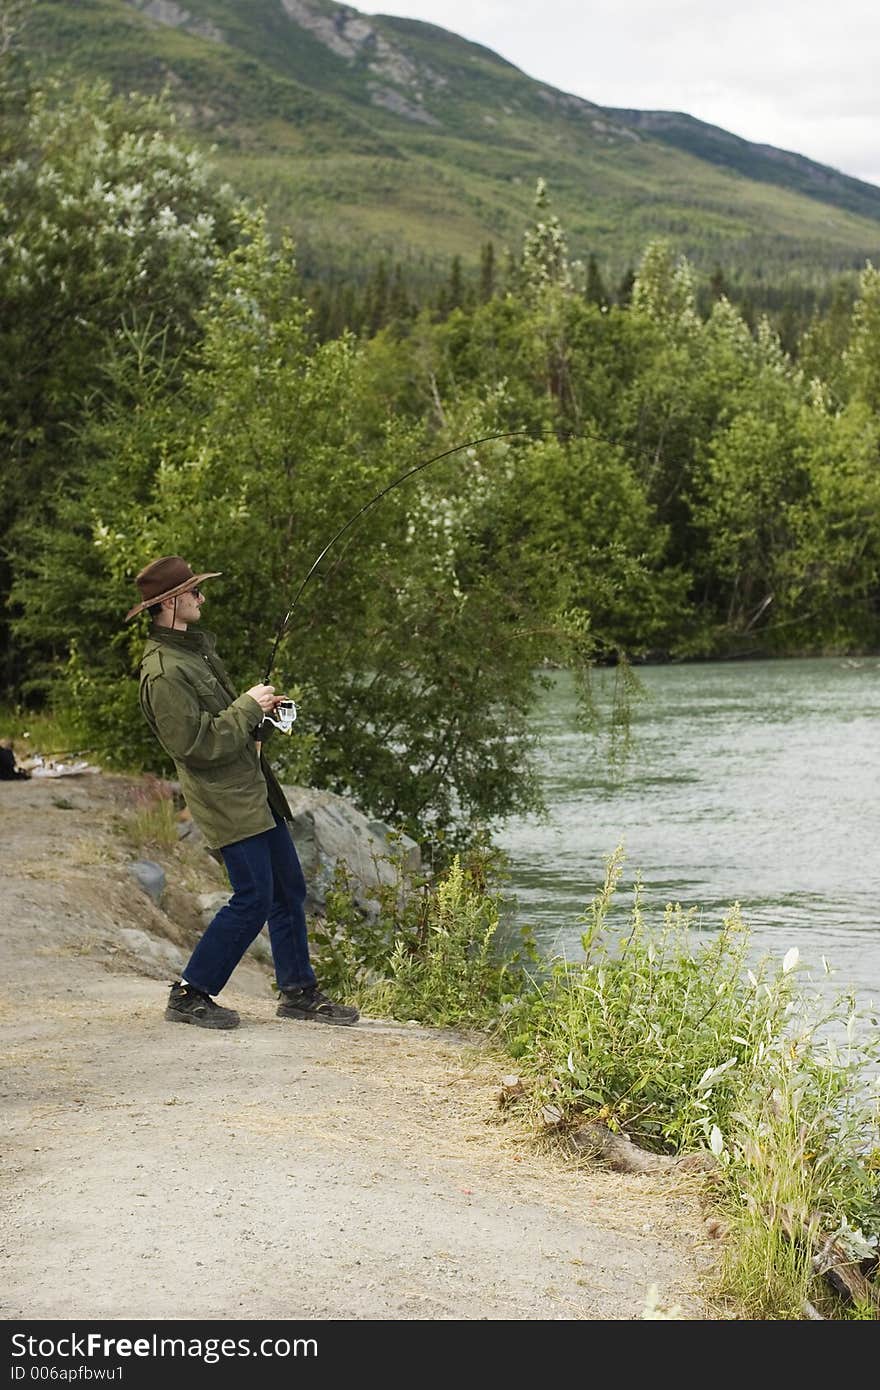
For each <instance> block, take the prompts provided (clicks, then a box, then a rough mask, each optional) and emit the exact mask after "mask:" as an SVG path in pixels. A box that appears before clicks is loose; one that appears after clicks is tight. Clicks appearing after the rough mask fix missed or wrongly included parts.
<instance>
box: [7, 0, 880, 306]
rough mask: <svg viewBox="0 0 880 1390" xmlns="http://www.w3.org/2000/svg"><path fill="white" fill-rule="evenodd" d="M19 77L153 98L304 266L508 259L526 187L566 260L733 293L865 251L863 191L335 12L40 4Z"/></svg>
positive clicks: (868, 243) (431, 36)
mask: <svg viewBox="0 0 880 1390" xmlns="http://www.w3.org/2000/svg"><path fill="white" fill-rule="evenodd" d="M24 43H25V46H26V48H27V51H28V53H29V55H30V58H31V61H32V63H33V65H34V68H35V69H36V71H37V72H38V73H39V72H41V71H42V72H59V71H62V70H64V71H67V72H68V73H70V74H71V75H78V76H90V77H91V76H104V77H106V78H107V79H109V80H110V81H111V82H112V83H113V85H114V86H115V87H116V88H118V89H120V90H130V89H134V88H137V89H140V90H147V91H155V90H158V89H161V88H163V87H166V88H167V89H168V90H169V92H170V95H171V99H172V100H173V102H174V103H175V105H176V107H177V108H178V109H179V111H180V112H181V114H182V115H183V117H184V118H185V119H186V121H187V123H188V124H189V125H190V126H191V127H192V129H193V131H194V133H195V134H196V136H197V137H198V138H200V139H202V140H204V141H205V142H210V143H212V144H216V147H217V151H216V158H217V160H218V162H219V164H220V165H221V166H222V168H223V169H224V170H225V172H226V173H227V174H228V175H229V176H230V177H231V178H232V179H233V180H234V181H235V182H236V184H237V185H238V186H239V187H241V188H242V189H243V190H244V191H248V192H251V193H252V194H254V195H255V196H256V197H258V198H260V199H261V200H262V201H264V202H266V203H267V205H268V206H269V208H270V212H271V214H272V216H273V219H274V220H275V222H276V223H277V224H278V225H284V226H287V227H289V228H290V229H291V230H292V232H293V234H294V236H295V237H296V238H297V239H298V240H299V242H300V244H301V245H305V246H306V247H310V248H312V252H313V254H314V255H315V256H316V257H317V258H318V259H321V258H323V259H325V260H326V261H332V262H334V263H336V264H337V265H339V264H345V263H346V262H348V263H350V264H352V265H354V264H356V263H357V262H359V261H362V260H363V256H364V252H365V251H367V250H369V249H375V248H377V247H381V248H382V249H386V250H388V251H390V252H391V254H393V255H394V256H395V257H396V258H399V259H408V260H410V261H412V260H414V259H415V260H421V261H423V262H424V263H426V264H428V263H430V262H431V261H432V260H434V259H438V258H440V259H443V260H446V259H448V257H449V256H450V255H452V254H456V253H458V254H461V255H462V256H463V257H464V258H465V259H466V260H470V261H473V260H475V259H476V258H477V256H478V254H479V248H480V245H481V244H482V243H483V242H484V241H485V240H487V239H488V238H492V239H493V240H495V242H496V243H497V244H498V245H499V246H500V247H504V246H508V247H511V248H514V249H515V248H516V247H518V245H519V240H520V236H521V232H522V228H523V226H524V224H525V223H526V222H527V221H528V220H529V218H530V216H531V212H532V206H531V205H532V195H533V191H534V186H535V183H536V181H537V179H538V178H539V177H543V178H545V179H546V180H547V182H548V185H549V189H550V194H551V199H552V204H553V210H554V211H555V212H556V213H557V214H558V215H559V217H560V219H561V220H562V222H563V224H564V225H565V227H566V229H567V231H568V233H569V240H570V244H571V249H572V252H573V254H575V255H580V256H584V255H586V254H588V253H589V252H591V251H592V252H595V253H596V254H597V255H599V256H600V258H601V259H602V261H603V263H604V264H605V265H606V266H607V267H608V269H609V271H611V272H612V273H616V272H618V271H622V269H624V268H625V266H626V265H627V264H629V263H631V262H632V261H633V260H634V259H635V258H636V257H637V256H638V255H639V253H640V251H641V250H642V248H643V246H644V244H645V242H646V241H647V240H648V239H649V238H651V237H652V236H657V235H665V236H668V237H669V238H670V239H671V240H672V242H673V243H674V245H675V247H676V249H677V250H679V251H681V252H683V253H685V254H687V255H688V256H690V257H691V258H692V259H693V260H694V261H695V263H696V264H698V265H702V266H709V265H712V264H714V263H715V262H718V261H720V262H721V263H722V264H724V265H725V267H726V269H727V270H728V272H729V273H731V274H733V275H734V276H736V275H737V274H738V275H740V276H753V275H758V276H759V277H760V276H763V277H765V278H773V277H775V276H781V275H787V276H795V277H797V278H801V279H812V280H815V279H819V280H821V279H824V278H825V277H827V275H828V274H829V273H833V272H837V271H840V270H843V269H847V268H852V267H856V266H860V265H861V264H862V263H863V261H864V260H865V258H866V257H876V255H877V252H878V247H880V189H875V188H873V187H872V186H871V185H867V184H861V183H860V182H859V181H858V180H855V179H847V178H846V177H845V176H844V175H840V174H836V173H835V172H834V171H829V170H827V169H824V168H823V166H820V165H817V164H813V163H812V162H811V161H809V160H806V159H803V158H802V157H801V156H797V155H787V154H786V153H785V152H782V151H775V150H773V149H772V148H771V147H763V146H755V145H750V144H749V143H748V142H746V141H740V140H739V139H738V137H736V136H730V135H728V134H727V132H724V131H719V130H717V129H716V128H714V127H711V126H706V125H704V124H703V123H701V122H698V121H694V120H693V119H692V118H691V117H687V116H673V117H667V116H666V114H665V113H646V112H632V111H605V110H603V109H602V108H600V107H598V106H595V105H593V104H592V103H590V102H587V101H584V100H582V99H581V98H579V97H574V96H570V95H567V94H565V93H562V92H559V91H556V90H555V89H554V88H552V87H549V86H547V85H546V84H544V83H541V82H537V81H534V80H533V79H531V78H529V77H527V76H525V75H524V74H523V73H522V72H520V71H519V69H517V68H516V67H514V66H513V65H512V64H511V63H508V62H506V61H505V60H504V59H502V58H500V57H499V56H498V55H497V54H494V53H492V52H491V51H490V50H489V49H486V48H483V47H481V46H480V45H477V44H473V43H470V42H468V41H466V40H464V39H462V38H460V37H458V36H457V35H455V34H452V33H449V32H448V31H446V30H443V29H440V28H437V27H436V26H433V25H428V24H423V23H420V22H417V21H414V20H405V19H395V18H390V17H388V16H366V15H363V14H361V13H359V12H358V11H356V10H354V9H352V8H351V7H350V6H339V5H336V4H334V3H332V0H186V6H184V5H182V4H177V3H175V0H75V3H72V0H37V3H36V4H35V6H34V8H33V12H32V15H31V19H30V22H29V25H28V28H27V30H26V31H25V35H24Z"/></svg>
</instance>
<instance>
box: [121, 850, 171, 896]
mask: <svg viewBox="0 0 880 1390" xmlns="http://www.w3.org/2000/svg"><path fill="white" fill-rule="evenodd" d="M127 868H128V872H129V873H130V874H131V876H132V878H134V879H135V880H136V881H137V882H138V883H139V884H140V886H141V888H143V890H144V892H145V893H147V894H149V896H150V897H151V898H152V899H153V902H154V903H159V902H161V901H162V894H163V893H164V892H165V870H164V869H163V868H162V865H161V864H154V863H153V861H152V860H151V859H134V860H132V862H131V863H130V864H129V865H127Z"/></svg>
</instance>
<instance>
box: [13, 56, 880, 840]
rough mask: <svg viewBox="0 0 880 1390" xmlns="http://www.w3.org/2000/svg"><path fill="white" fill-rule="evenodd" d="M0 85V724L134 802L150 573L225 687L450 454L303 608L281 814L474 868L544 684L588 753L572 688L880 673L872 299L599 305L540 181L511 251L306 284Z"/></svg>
mask: <svg viewBox="0 0 880 1390" xmlns="http://www.w3.org/2000/svg"><path fill="white" fill-rule="evenodd" d="M0 73H2V81H0V88H2V90H0V160H2V169H0V220H2V226H0V303H2V313H0V334H2V342H0V394H2V399H3V408H2V450H3V466H2V479H0V508H2V528H3V538H4V539H3V546H2V552H0V587H2V591H3V599H4V616H3V626H4V634H3V636H4V643H3V648H4V653H5V654H4V657H3V663H2V671H0V683H2V699H3V700H4V702H5V705H6V707H7V709H9V708H17V709H19V710H27V709H37V708H41V707H44V708H52V709H56V710H59V709H60V710H63V711H64V712H65V716H66V717H68V718H69V719H70V720H71V721H73V726H74V727H75V728H76V731H77V737H78V738H79V739H80V740H81V742H82V744H83V746H88V747H89V748H92V749H95V750H96V751H97V753H98V754H99V755H100V756H101V757H102V758H103V759H104V760H105V761H106V762H107V763H108V764H110V765H117V766H127V767H143V766H151V767H152V766H156V763H155V760H156V757H157V752H156V750H155V748H154V747H153V746H151V744H150V741H149V738H148V734H147V731H146V728H145V727H144V726H143V724H142V721H141V720H140V718H139V714H138V709H137V699H136V681H135V679H134V676H135V673H136V671H137V665H138V660H139V654H140V649H141V646H142V642H143V636H144V632H143V629H142V628H141V627H139V626H138V624H137V623H134V624H131V625H128V626H126V624H125V623H124V622H123V616H124V614H125V612H126V610H127V609H128V607H129V606H130V605H131V604H132V603H133V602H134V601H135V598H136V593H135V591H134V587H133V576H134V575H135V574H136V573H137V571H138V570H139V569H140V568H141V567H142V566H143V565H144V564H145V563H147V562H148V561H149V560H150V559H152V558H155V557H156V556H159V555H162V554H183V555H184V556H185V557H186V558H187V559H188V560H189V561H190V562H191V563H192V564H193V565H194V566H195V567H196V568H202V569H211V570H215V569H216V570H221V571H222V572H223V577H222V578H221V579H218V580H215V581H212V587H211V588H210V590H209V592H208V600H209V602H208V606H207V610H206V623H207V625H208V626H209V627H210V628H211V629H212V630H215V631H216V632H217V633H218V635H219V640H220V645H221V649H222V650H223V652H224V655H225V657H226V659H227V661H228V664H229V666H230V669H231V670H232V671H233V672H234V673H235V676H236V678H237V679H239V680H241V681H242V682H245V684H246V685H249V684H251V683H252V682H253V681H254V680H255V679H257V678H258V677H259V676H260V675H261V673H262V670H263V668H264V666H265V663H266V661H267V659H268V656H269V652H270V650H271V647H272V643H273V638H274V635H275V633H276V631H277V628H278V624H279V621H280V620H281V619H282V618H283V616H284V614H285V612H286V610H287V609H288V607H289V604H290V600H291V596H292V594H293V593H294V592H295V591H296V590H297V588H298V586H299V585H300V583H301V582H302V580H303V577H304V576H305V575H306V574H307V573H308V571H309V569H310V566H311V565H312V563H313V562H314V560H315V558H316V557H317V556H318V555H319V554H320V552H321V550H322V548H323V547H324V546H325V545H326V543H327V541H328V540H329V539H330V538H331V537H332V536H333V535H334V534H335V532H336V531H338V530H339V528H340V527H342V526H343V525H344V523H345V522H346V520H347V519H348V518H349V517H350V516H352V514H354V513H355V512H357V511H358V509H359V508H361V507H362V506H363V505H364V504H365V503H366V502H368V501H369V499H370V498H371V497H372V496H373V495H375V494H376V493H378V492H379V491H381V490H382V489H384V488H386V487H387V486H388V484H389V483H391V482H392V481H393V480H395V479H396V478H397V477H398V476H399V475H401V474H403V473H405V472H408V471H409V470H411V469H413V468H415V466H416V465H418V464H419V463H420V462H423V461H424V460H426V459H428V458H429V457H433V456H434V455H439V454H444V455H446V457H444V458H443V459H440V460H438V461H437V462H436V463H435V464H433V465H432V466H430V467H425V468H423V469H420V470H419V471H418V472H417V473H416V474H415V475H414V476H413V477H411V478H410V479H409V480H408V481H407V482H406V483H404V484H402V485H401V486H399V487H396V488H394V489H393V490H391V491H390V492H388V493H387V494H386V496H385V497H384V498H383V500H382V502H381V504H380V505H378V506H376V507H374V508H372V509H370V510H369V511H368V512H367V513H366V514H365V516H364V518H363V520H362V521H361V523H360V524H359V525H358V526H356V527H353V528H352V529H351V531H350V532H349V533H347V534H346V536H345V538H344V540H343V541H342V542H340V544H339V545H338V547H336V548H334V549H333V550H332V551H331V552H330V553H329V554H328V555H327V557H326V559H325V561H324V562H323V563H322V565H321V566H320V567H319V569H318V571H317V573H316V574H315V576H314V578H313V581H312V583H311V584H310V585H309V586H308V587H307V588H306V590H305V591H304V592H303V595H302V598H301V601H300V602H299V604H298V606H297V609H296V613H295V617H294V620H293V621H292V623H291V625H290V629H289V631H288V632H287V633H286V634H285V637H284V639H283V642H282V643H281V645H280V647H279V651H278V659H277V664H276V668H275V671H274V675H273V679H274V680H275V682H276V684H277V685H278V686H279V687H281V686H282V685H283V686H285V687H286V688H287V689H288V690H289V691H290V692H291V693H293V694H295V695H296V697H297V698H298V699H299V700H300V701H301V707H302V718H301V721H300V724H299V725H298V730H299V732H298V735H297V738H296V739H295V740H292V741H290V743H289V744H286V745H285V747H286V750H287V751H286V759H287V763H286V766H285V768H284V771H285V772H286V773H287V774H288V775H289V776H290V777H291V778H301V779H309V780H311V781H313V782H314V783H316V784H318V785H321V786H325V787H327V788H329V789H331V790H336V791H341V792H346V793H349V794H352V795H354V796H356V797H357V798H358V800H359V801H360V802H361V803H362V804H363V805H364V806H365V807H368V808H369V809H370V810H371V811H372V812H373V813H374V814H377V815H382V816H384V817H387V818H390V819H393V820H395V821H396V822H398V823H400V824H401V825H403V826H406V827H407V828H409V829H410V830H413V831H416V832H418V833H421V834H425V833H441V834H444V835H453V836H467V835H470V834H472V833H473V832H474V830H475V828H476V827H478V826H482V825H485V824H487V823H488V822H491V821H492V819H493V818H496V817H501V816H504V815H507V814H510V813H511V812H513V811H518V810H523V809H526V808H528V807H530V806H533V805H535V804H536V803H537V801H538V800H539V793H538V789H537V787H536V784H535V778H534V774H533V770H532V764H531V760H530V752H531V737H530V728H529V713H530V710H531V708H532V706H533V702H534V699H535V696H536V692H537V690H538V688H539V686H540V683H541V681H542V680H543V679H545V676H546V672H547V671H548V670H553V669H556V668H559V667H568V668H571V669H573V670H575V671H576V672H578V673H579V674H580V675H581V677H582V678H583V690H584V709H585V717H589V716H590V695H589V689H590V687H589V672H590V670H591V668H593V667H594V666H595V665H596V664H597V663H613V664H617V665H618V666H620V667H621V669H622V670H626V671H629V670H631V669H632V668H633V667H634V666H637V665H638V663H639V662H644V661H682V660H700V659H707V658H712V659H734V658H736V659H744V658H747V657H749V656H755V655H763V656H775V655H792V654H823V653H857V652H865V651H876V650H877V647H878V636H880V603H878V563H880V506H878V503H880V469H878V461H880V420H878V404H880V272H878V270H877V269H875V268H874V267H873V266H872V265H871V264H870V263H867V264H865V266H864V268H863V270H862V272H861V274H860V275H859V276H858V277H855V278H854V279H853V280H847V279H841V280H840V281H838V282H831V281H829V283H828V284H827V285H825V286H824V287H823V288H821V290H819V291H816V292H815V293H814V294H813V295H812V297H810V296H806V297H805V291H804V289H803V287H802V286H799V287H794V286H793V287H792V288H791V292H790V294H788V295H787V293H786V287H785V286H784V285H778V286H775V287H773V286H766V285H765V286H764V287H763V288H762V290H761V297H760V298H756V297H755V295H751V296H749V295H744V294H740V295H739V296H737V295H736V294H733V293H732V292H731V291H729V290H728V288H727V286H726V285H725V280H724V272H723V269H722V268H721V267H719V268H718V270H717V271H716V274H715V275H714V276H713V277H712V278H711V280H707V281H705V282H701V281H699V280H698V277H697V275H696V274H695V272H694V271H693V269H692V267H691V266H689V264H688V263H687V261H686V260H685V259H684V258H683V257H681V256H680V255H679V254H678V253H677V251H676V248H675V246H674V244H672V243H670V242H668V241H653V242H650V243H649V244H647V245H646V246H645V248H644V251H643V254H642V256H641V258H640V260H639V262H638V264H637V265H635V266H634V267H633V270H632V273H631V274H629V275H627V276H626V277H625V279H624V281H623V282H622V283H620V284H618V285H616V286H606V284H605V283H604V281H603V276H602V269H601V266H600V265H599V264H597V262H596V260H595V258H590V259H589V260H588V261H587V263H586V264H581V263H579V262H577V261H575V260H573V259H572V258H571V257H570V255H569V253H568V249H567V243H566V235H565V229H564V228H563V227H562V226H561V225H560V223H559V220H558V219H557V218H556V216H555V215H554V212H553V207H552V188H547V187H546V186H545V185H544V182H543V181H540V182H539V184H538V186H537V189H536V193H535V207H534V218H533V221H532V222H531V224H530V225H528V226H525V227H524V228H523V236H522V242H521V247H520V249H519V252H518V254H516V255H509V256H507V257H506V258H499V257H498V256H497V255H496V252H495V249H494V248H493V246H492V244H491V243H486V244H484V245H483V246H482V247H479V248H475V262H474V263H475V264H476V265H478V267H479V269H478V271H477V272H474V273H472V272H471V271H469V270H467V269H466V268H463V267H462V265H461V262H460V261H457V260H455V261H453V262H452V263H451V264H450V267H449V272H448V275H446V276H445V278H442V279H440V280H439V281H436V282H435V283H433V284H429V283H424V282H423V283H421V284H419V283H418V281H417V278H415V279H414V278H413V277H411V276H410V275H409V272H408V270H407V267H405V266H393V265H391V264H390V263H385V262H380V263H379V264H377V265H374V266H363V267H361V268H360V274H359V275H358V276H352V277H350V278H349V279H346V278H344V277H340V278H337V280H336V281H335V282H333V281H326V280H325V281H323V282H319V281H316V280H315V279H314V278H313V277H311V278H310V277H309V275H308V274H304V273H303V271H302V270H301V269H300V267H299V265H298V262H297V248H296V247H295V246H294V245H292V244H290V242H289V241H287V240H286V239H285V238H284V237H283V235H280V234H278V232H277V230H276V229H274V228H270V227H269V225H268V224H267V220H266V217H265V215H264V213H263V212H262V210H261V209H260V208H259V207H258V206H255V205H254V204H253V203H252V202H247V201H246V200H244V199H243V198H241V197H240V196H238V195H237V194H236V192H235V191H234V190H233V189H231V188H230V187H229V186H228V185H227V184H224V183H222V182H221V181H220V179H219V177H218V176H217V175H216V173H215V172H214V170H213V169H212V167H211V164H210V161H209V160H207V159H206V157H205V156H204V155H203V154H201V153H199V152H197V151H196V150H195V148H194V147H192V146H191V145H190V144H189V143H188V141H187V140H186V138H185V137H184V136H183V135H182V134H181V133H180V131H179V129H178V128H177V127H176V126H175V124H174V122H173V120H172V118H171V116H170V114H169V112H168V110H167V109H166V107H165V106H164V104H163V102H162V101H161V100H160V99H153V98H137V97H129V98H120V97H114V96H113V95H112V94H111V93H110V91H109V89H108V88H107V87H105V86H102V85H101V84H100V83H98V84H91V85H84V86H82V87H80V88H79V89H78V90H77V91H75V92H70V91H62V90H60V89H56V88H54V87H53V86H52V84H51V83H50V82H49V81H48V80H47V81H45V82H43V83H42V84H40V85H39V86H37V85H35V84H34V83H33V81H32V80H31V79H30V77H29V75H28V72H27V70H26V68H25V67H24V66H22V65H20V64H18V63H17V61H16V56H15V52H14V50H12V51H10V52H8V53H6V54H4V55H3V58H2V60H0ZM500 260H501V261H503V263H499V261H500ZM488 436H493V437H492V438H487V437H488ZM478 440H482V441H484V442H479V443H476V442H473V443H469V441H478ZM464 446H467V447H464ZM453 450H455V452H450V451H453ZM624 683H625V682H624ZM243 688H244V686H243Z"/></svg>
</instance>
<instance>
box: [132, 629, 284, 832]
mask: <svg viewBox="0 0 880 1390" xmlns="http://www.w3.org/2000/svg"><path fill="white" fill-rule="evenodd" d="M214 648H215V638H214V636H213V634H212V633H210V632H206V631H204V629H200V628H187V629H186V631H185V632H179V631H176V630H174V629H172V628H166V627H155V626H153V627H152V628H151V629H150V634H149V637H148V638H147V645H146V647H145V648H144V655H143V658H142V660H141V677H140V703H141V709H142V710H143V712H144V716H145V718H146V721H147V723H148V724H149V726H150V728H151V729H152V731H153V733H154V734H155V735H156V738H157V739H158V740H159V742H160V743H161V745H162V747H163V748H164V749H165V751H166V753H168V754H169V755H170V756H171V757H172V758H173V759H174V765H175V767H176V768H177V776H178V778H179V780H180V789H181V791H182V792H183V795H184V797H185V798H186V804H187V806H188V807H189V809H190V812H191V813H192V818H193V820H194V821H195V822H196V824H197V825H198V827H199V829H200V830H201V831H202V834H203V835H204V837H205V839H206V841H207V842H208V844H209V845H210V846H211V848H212V849H220V848H222V847H223V845H230V844H233V843H234V842H235V841H236V840H244V839H247V837H248V836H249V835H259V834H260V833H261V832H262V831H264V830H272V829H273V828H274V826H275V819H274V817H273V815H272V812H273V811H275V812H276V813H277V814H278V815H279V816H280V817H281V818H282V820H290V818H291V810H290V807H289V806H288V804H287V800H286V798H285V795H284V792H283V791H282V790H281V787H280V785H279V782H278V779H277V777H276V776H275V774H274V772H273V771H272V769H271V767H270V766H269V764H268V763H267V762H266V760H265V758H264V757H263V754H262V749H261V750H260V751H259V752H258V751H257V745H256V739H255V732H256V731H257V729H258V728H259V727H260V724H261V721H262V719H263V711H262V710H261V709H260V706H259V705H258V704H257V702H256V700H254V699H252V698H251V696H250V695H238V696H237V695H236V694H235V690H234V689H233V687H232V685H231V683H230V680H229V677H228V675H227V674H226V671H225V670H224V668H223V665H222V663H221V661H220V658H219V657H218V656H217V654H216V652H215V650H214ZM267 728H268V730H269V731H270V732H271V731H272V725H271V724H269V725H268V726H266V725H263V728H262V730H261V731H260V736H261V738H265V735H266V730H267Z"/></svg>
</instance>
